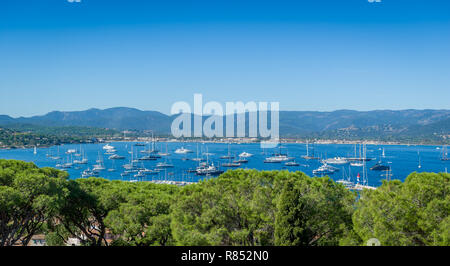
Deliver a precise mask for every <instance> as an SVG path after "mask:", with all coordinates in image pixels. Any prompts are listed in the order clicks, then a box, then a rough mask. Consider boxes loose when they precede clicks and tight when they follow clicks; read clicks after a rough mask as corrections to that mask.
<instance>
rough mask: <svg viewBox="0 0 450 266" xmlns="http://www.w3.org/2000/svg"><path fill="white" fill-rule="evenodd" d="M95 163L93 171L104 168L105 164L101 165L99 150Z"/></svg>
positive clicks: (101, 159)
mask: <svg viewBox="0 0 450 266" xmlns="http://www.w3.org/2000/svg"><path fill="white" fill-rule="evenodd" d="M97 163H98V164H96V165H94V168H93V169H92V170H93V171H102V170H105V166H104V165H103V158H102V156H101V155H100V152H98V160H97Z"/></svg>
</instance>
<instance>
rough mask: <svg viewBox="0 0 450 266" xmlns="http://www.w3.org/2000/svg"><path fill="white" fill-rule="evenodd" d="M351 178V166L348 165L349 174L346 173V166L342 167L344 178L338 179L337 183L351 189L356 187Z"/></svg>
mask: <svg viewBox="0 0 450 266" xmlns="http://www.w3.org/2000/svg"><path fill="white" fill-rule="evenodd" d="M350 178H351V172H350V167H348V175H346V172H345V169H344V167H342V178H341V179H339V180H337V181H336V183H339V184H342V185H344V186H345V187H346V188H349V189H351V188H353V187H354V183H353V182H352V181H351V180H350Z"/></svg>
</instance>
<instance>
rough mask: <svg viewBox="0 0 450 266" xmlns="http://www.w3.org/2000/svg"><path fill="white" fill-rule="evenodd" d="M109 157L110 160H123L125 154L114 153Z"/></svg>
mask: <svg viewBox="0 0 450 266" xmlns="http://www.w3.org/2000/svg"><path fill="white" fill-rule="evenodd" d="M108 159H110V160H122V159H125V156H121V155H118V154H113V155H111V156H109V157H108Z"/></svg>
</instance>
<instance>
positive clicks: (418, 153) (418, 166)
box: [417, 152, 422, 169]
mask: <svg viewBox="0 0 450 266" xmlns="http://www.w3.org/2000/svg"><path fill="white" fill-rule="evenodd" d="M417 157H418V158H419V165H417V168H419V169H420V168H422V165H421V164H420V152H417Z"/></svg>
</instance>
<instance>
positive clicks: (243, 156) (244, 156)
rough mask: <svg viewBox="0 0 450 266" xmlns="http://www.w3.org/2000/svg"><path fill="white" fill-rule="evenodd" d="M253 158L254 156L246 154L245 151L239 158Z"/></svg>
mask: <svg viewBox="0 0 450 266" xmlns="http://www.w3.org/2000/svg"><path fill="white" fill-rule="evenodd" d="M252 156H253V154H251V153H248V152H245V151H244V152H243V153H241V154H239V157H242V158H249V157H252Z"/></svg>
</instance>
